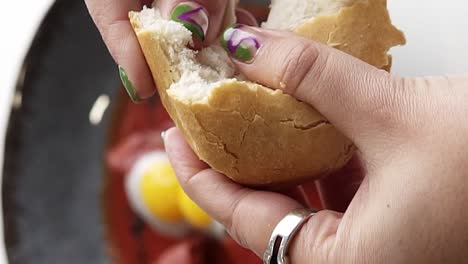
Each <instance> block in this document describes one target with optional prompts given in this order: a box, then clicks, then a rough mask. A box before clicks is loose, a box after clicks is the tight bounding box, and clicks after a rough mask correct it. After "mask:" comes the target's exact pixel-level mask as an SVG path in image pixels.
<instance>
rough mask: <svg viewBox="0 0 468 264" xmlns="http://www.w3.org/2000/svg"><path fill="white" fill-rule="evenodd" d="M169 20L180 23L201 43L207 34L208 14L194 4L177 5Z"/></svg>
mask: <svg viewBox="0 0 468 264" xmlns="http://www.w3.org/2000/svg"><path fill="white" fill-rule="evenodd" d="M171 19H172V20H174V21H176V22H180V23H182V25H184V27H185V28H187V29H188V30H190V31H191V32H192V33H193V35H194V36H196V37H198V38H199V39H201V40H202V41H203V40H205V37H206V33H207V32H208V25H209V21H208V12H207V11H206V9H205V8H204V7H203V6H201V5H199V4H197V3H194V2H184V3H180V4H178V5H177V6H176V7H175V8H174V10H173V11H172V15H171Z"/></svg>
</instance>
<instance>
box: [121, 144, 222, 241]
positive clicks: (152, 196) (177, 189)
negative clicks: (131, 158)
mask: <svg viewBox="0 0 468 264" xmlns="http://www.w3.org/2000/svg"><path fill="white" fill-rule="evenodd" d="M125 189H126V193H127V198H128V201H129V203H130V206H131V207H132V209H133V210H134V212H135V213H136V214H137V215H138V216H140V217H141V218H142V219H143V220H144V221H145V222H146V223H147V224H149V225H150V226H151V227H152V228H154V229H155V230H156V231H158V232H160V233H161V234H164V235H168V236H172V237H182V236H184V235H186V234H188V233H190V232H191V231H202V232H205V233H207V234H209V235H213V236H215V237H220V236H222V235H223V234H224V228H223V227H222V226H221V225H220V224H218V223H217V222H215V221H214V220H213V219H212V218H211V217H210V216H208V215H207V214H206V213H205V212H204V211H203V210H202V209H201V208H200V207H199V206H198V205H197V204H196V203H194V202H193V201H192V200H191V199H190V198H189V197H188V196H187V194H186V193H185V192H184V190H183V189H182V188H181V186H180V184H179V182H178V180H177V177H176V175H175V173H174V170H173V168H172V166H171V164H170V162H169V159H168V157H167V155H166V153H165V152H163V151H154V152H150V153H147V154H144V155H143V156H142V157H141V158H139V159H138V161H137V162H136V163H135V165H134V166H133V168H132V169H131V170H130V172H129V173H128V175H127V177H126V182H125Z"/></svg>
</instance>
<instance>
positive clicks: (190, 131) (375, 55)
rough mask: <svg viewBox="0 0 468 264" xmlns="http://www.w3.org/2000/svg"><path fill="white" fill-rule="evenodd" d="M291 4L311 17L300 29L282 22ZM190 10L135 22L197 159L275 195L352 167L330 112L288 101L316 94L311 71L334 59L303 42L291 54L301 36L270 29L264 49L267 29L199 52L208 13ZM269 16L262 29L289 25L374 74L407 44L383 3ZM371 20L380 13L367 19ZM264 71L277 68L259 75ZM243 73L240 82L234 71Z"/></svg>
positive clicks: (153, 13) (320, 5)
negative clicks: (276, 189) (197, 40)
mask: <svg viewBox="0 0 468 264" xmlns="http://www.w3.org/2000/svg"><path fill="white" fill-rule="evenodd" d="M285 2H287V5H288V7H289V8H290V9H289V10H290V12H292V11H294V10H305V12H304V14H303V17H302V19H301V20H300V21H294V20H293V21H289V20H283V18H284V15H282V16H280V15H278V14H280V12H279V11H277V9H284V8H283V5H285ZM329 3H331V4H332V5H331V6H328V5H327V4H329ZM185 8H186V9H185V10H186V11H185V13H184V12H182V13H178V14H177V17H176V18H175V19H173V20H172V21H167V20H166V19H164V18H163V17H162V13H161V11H163V10H160V9H159V7H158V5H157V4H156V6H155V7H154V8H152V9H149V8H145V9H144V10H143V11H142V12H139V13H137V12H132V13H131V14H130V20H131V22H132V25H133V27H134V29H135V32H136V35H137V37H138V39H139V41H140V44H141V46H142V50H143V52H144V54H145V57H146V60H147V62H148V65H149V67H150V69H151V71H152V73H153V77H154V80H155V82H156V86H157V87H158V91H159V94H160V97H161V99H162V101H163V103H164V105H165V107H166V109H167V110H168V112H169V114H170V115H171V117H172V119H173V120H174V121H175V123H176V124H177V126H178V128H179V129H180V130H181V131H182V132H183V133H184V135H185V137H186V138H187V140H188V142H189V144H190V145H191V147H192V149H193V150H194V151H195V153H197V155H198V156H199V157H200V159H202V160H203V161H205V162H206V163H208V164H209V165H210V166H211V167H212V168H214V169H215V170H217V171H219V172H221V173H223V174H225V175H227V176H228V177H229V178H231V179H232V180H234V181H236V182H238V183H242V184H246V185H251V186H269V187H271V186H279V185H284V184H293V183H300V182H303V181H305V180H310V179H317V178H320V177H323V176H325V175H327V174H329V173H331V172H334V171H336V170H338V169H340V168H341V167H343V166H344V165H345V164H346V163H347V162H348V161H349V159H350V158H351V157H352V155H353V153H354V150H355V148H354V145H353V143H352V142H351V141H350V140H349V139H348V138H347V137H346V136H344V135H343V134H342V133H341V132H339V131H338V130H337V129H336V128H335V127H334V126H333V120H329V119H327V118H325V117H324V116H323V115H322V114H325V116H327V115H326V114H327V113H325V112H322V111H323V110H322V109H317V108H314V107H317V106H316V105H315V104H313V103H315V102H310V101H305V100H304V99H303V98H298V99H299V100H302V102H301V101H298V100H297V99H296V98H294V97H292V96H291V95H290V94H291V93H292V92H293V91H295V90H296V89H300V90H303V89H312V88H313V87H314V86H316V85H315V84H314V83H303V86H300V85H301V83H300V82H299V81H300V80H301V79H300V78H302V77H308V76H306V75H305V74H306V73H307V71H309V70H310V71H311V72H313V74H316V72H314V71H320V69H317V68H311V67H312V66H313V65H315V64H314V62H315V61H316V60H319V62H320V60H323V59H325V58H328V53H331V55H330V56H334V54H335V53H337V51H333V52H331V51H329V50H328V49H326V48H325V47H323V46H322V45H320V44H318V43H317V42H315V43H313V44H310V43H312V42H310V41H306V40H305V39H301V40H299V41H297V43H299V44H298V45H296V47H294V48H292V49H289V48H290V46H289V45H288V44H287V39H288V38H296V35H293V34H291V35H290V36H285V35H281V34H283V33H279V32H278V33H275V32H273V31H268V32H269V33H268V34H272V35H275V34H279V35H278V37H277V38H276V39H271V40H270V41H265V43H262V42H263V39H262V34H264V33H262V32H265V33H266V32H267V31H259V30H257V29H255V28H249V27H245V26H242V25H238V26H234V27H232V28H229V29H227V30H226V31H225V32H224V33H223V35H222V41H221V46H220V45H219V44H216V43H215V44H213V45H211V46H209V47H207V48H205V49H202V50H201V51H199V52H198V51H195V50H193V49H191V48H190V46H193V45H194V41H193V39H194V36H197V35H201V33H200V32H203V28H204V26H202V25H201V24H204V23H205V21H206V20H205V18H206V17H207V15H206V14H207V12H208V11H206V10H205V9H203V8H201V7H198V6H194V5H187V6H186V7H185ZM204 10H205V11H204ZM272 10H273V11H272V13H271V16H270V18H269V20H268V21H267V22H266V23H265V26H266V27H271V26H272V25H278V27H280V28H281V27H285V25H287V26H289V27H292V28H295V30H296V31H297V32H298V33H300V34H302V35H304V36H307V37H309V38H311V39H316V40H317V41H321V42H323V43H324V44H328V45H329V46H333V47H335V48H336V49H341V50H344V51H346V52H348V53H350V54H352V55H354V56H355V57H357V58H360V59H362V60H364V61H367V62H368V63H373V64H374V65H375V66H376V67H378V68H389V66H390V62H391V60H390V59H389V55H388V53H387V52H388V50H389V48H390V47H392V46H394V45H398V44H403V43H404V42H405V39H404V37H403V34H402V33H401V32H400V31H398V30H397V29H396V28H395V27H393V26H392V25H391V22H390V19H389V16H388V12H387V9H386V3H385V1H381V0H379V1H369V2H368V1H330V2H327V1H275V2H273V4H272ZM366 13H372V14H374V13H375V14H376V15H374V16H364V17H363V14H366ZM275 15H276V17H275ZM291 17H292V14H291ZM278 20H281V21H278ZM187 21H192V22H193V23H192V22H187ZM197 21H198V22H197ZM194 32H195V33H194ZM197 32H198V33H197ZM280 35H281V36H280ZM325 35H326V36H329V38H328V39H327V38H325V37H324V36H325ZM356 36H358V37H356ZM359 38H361V40H360V39H359ZM282 42H283V44H284V45H285V46H281V45H283V44H282ZM223 48H224V49H223ZM321 52H322V53H321ZM257 53H258V54H257ZM228 55H231V56H232V57H233V58H235V60H234V61H235V63H233V62H231V60H230V59H229V57H228ZM284 61H288V62H289V64H287V65H284V64H283V62H284ZM265 63H266V64H271V63H274V64H275V65H278V68H276V69H275V71H273V72H270V73H267V72H263V71H262V68H265V65H263V64H265ZM353 63H354V62H353V61H351V62H349V65H353ZM242 65H244V66H242ZM248 65H250V66H248ZM317 65H320V64H317ZM283 66H284V67H283ZM368 67H369V68H370V69H372V70H377V69H374V68H372V67H370V66H368ZM240 68H242V70H243V71H242V73H243V74H239V73H238V72H237V70H239V69H240ZM382 74H384V73H382ZM255 77H256V79H255ZM330 78H332V77H330ZM383 78H385V77H383ZM248 80H255V81H257V83H254V82H250V81H248ZM325 82H326V81H325ZM325 84H326V86H324V88H326V87H328V86H331V85H333V87H331V90H330V91H332V90H333V89H336V90H339V89H340V88H341V86H345V85H347V83H346V80H345V81H344V82H342V83H341V84H340V85H341V86H338V85H334V83H333V82H326V83H325ZM275 89H277V90H275ZM317 89H318V88H317ZM288 93H289V94H288ZM348 96H349V95H348ZM341 97H342V96H341V95H340V97H339V98H337V99H338V100H341V99H340V98H341ZM327 117H328V118H329V116H327ZM330 121H331V122H330Z"/></svg>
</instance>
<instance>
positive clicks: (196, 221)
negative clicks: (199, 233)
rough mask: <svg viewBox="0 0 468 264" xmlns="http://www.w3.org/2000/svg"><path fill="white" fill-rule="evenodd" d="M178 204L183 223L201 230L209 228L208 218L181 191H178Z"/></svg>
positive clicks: (210, 222)
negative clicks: (185, 222)
mask: <svg viewBox="0 0 468 264" xmlns="http://www.w3.org/2000/svg"><path fill="white" fill-rule="evenodd" d="M178 202H179V208H180V211H181V213H182V215H183V216H184V218H185V221H187V222H188V223H189V224H191V225H192V226H193V227H195V228H198V229H201V230H207V229H208V228H209V227H210V225H211V224H212V220H211V218H210V216H208V215H207V214H206V213H205V212H204V211H203V210H202V209H201V208H200V207H199V206H198V205H197V204H195V202H193V201H192V200H191V199H190V197H188V196H187V194H185V192H184V191H183V190H182V189H180V190H179V195H178Z"/></svg>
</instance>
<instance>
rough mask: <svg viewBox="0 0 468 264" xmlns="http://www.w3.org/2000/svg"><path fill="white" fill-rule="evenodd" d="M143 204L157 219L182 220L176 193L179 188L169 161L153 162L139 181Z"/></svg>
mask: <svg viewBox="0 0 468 264" xmlns="http://www.w3.org/2000/svg"><path fill="white" fill-rule="evenodd" d="M140 190H141V197H142V200H143V204H144V205H145V206H146V207H147V208H148V210H149V211H150V213H151V214H152V215H153V216H154V217H156V218H157V219H159V220H161V221H164V222H167V223H176V222H179V221H181V220H183V215H182V213H181V211H180V210H179V206H178V201H177V200H178V199H177V195H178V193H180V191H181V188H180V185H179V182H178V181H177V178H176V175H175V173H174V170H173V169H172V166H171V164H170V163H169V161H161V162H158V163H155V164H153V165H152V166H151V167H150V168H149V169H148V170H147V171H146V172H145V174H144V175H143V177H142V179H141V182H140Z"/></svg>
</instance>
